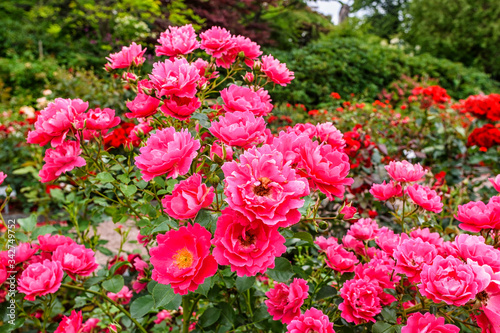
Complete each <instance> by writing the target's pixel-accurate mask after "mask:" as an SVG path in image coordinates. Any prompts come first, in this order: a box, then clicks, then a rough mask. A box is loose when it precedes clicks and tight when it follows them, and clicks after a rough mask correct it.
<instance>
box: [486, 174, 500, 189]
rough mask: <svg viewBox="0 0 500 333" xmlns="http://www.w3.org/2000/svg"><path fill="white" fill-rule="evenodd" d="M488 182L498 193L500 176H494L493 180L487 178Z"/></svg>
mask: <svg viewBox="0 0 500 333" xmlns="http://www.w3.org/2000/svg"><path fill="white" fill-rule="evenodd" d="M488 180H489V181H490V183H491V184H492V185H493V188H494V189H495V190H497V192H500V175H496V176H495V177H493V178H488Z"/></svg>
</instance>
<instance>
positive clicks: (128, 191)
mask: <svg viewBox="0 0 500 333" xmlns="http://www.w3.org/2000/svg"><path fill="white" fill-rule="evenodd" d="M120 189H121V190H122V192H123V194H125V196H127V197H131V196H133V195H134V194H135V192H137V186H135V185H125V184H121V185H120Z"/></svg>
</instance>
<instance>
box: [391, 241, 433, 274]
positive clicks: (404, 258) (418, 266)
mask: <svg viewBox="0 0 500 333" xmlns="http://www.w3.org/2000/svg"><path fill="white" fill-rule="evenodd" d="M437 255H438V251H437V249H436V247H435V246H434V245H432V244H430V243H427V242H424V241H423V240H421V239H420V238H417V239H406V240H404V241H403V242H401V244H400V245H399V246H398V247H397V248H396V250H395V251H394V259H395V260H396V273H399V274H405V275H406V276H407V277H408V279H409V280H410V282H413V283H415V282H420V272H421V271H422V269H423V266H424V265H425V264H431V263H432V262H433V260H434V258H435V257H436V256H437Z"/></svg>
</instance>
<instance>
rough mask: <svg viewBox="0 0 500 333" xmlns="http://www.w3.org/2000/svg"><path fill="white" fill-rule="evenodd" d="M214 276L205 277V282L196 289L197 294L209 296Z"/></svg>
mask: <svg viewBox="0 0 500 333" xmlns="http://www.w3.org/2000/svg"><path fill="white" fill-rule="evenodd" d="M212 282H213V281H212V277H211V276H210V277H207V278H206V279H205V282H203V284H201V285H200V286H199V287H198V289H196V291H195V293H197V294H201V295H203V296H207V295H208V292H209V291H210V288H212Z"/></svg>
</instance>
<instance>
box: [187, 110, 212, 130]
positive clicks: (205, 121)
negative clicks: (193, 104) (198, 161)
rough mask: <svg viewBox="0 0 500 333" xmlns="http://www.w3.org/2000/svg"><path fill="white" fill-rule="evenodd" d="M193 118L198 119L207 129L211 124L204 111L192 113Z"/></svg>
mask: <svg viewBox="0 0 500 333" xmlns="http://www.w3.org/2000/svg"><path fill="white" fill-rule="evenodd" d="M191 118H193V119H196V120H198V121H199V122H200V125H201V126H202V127H204V128H206V129H209V128H210V126H211V124H210V121H209V120H208V116H207V115H206V114H204V113H198V112H195V113H193V114H192V115H191Z"/></svg>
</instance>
